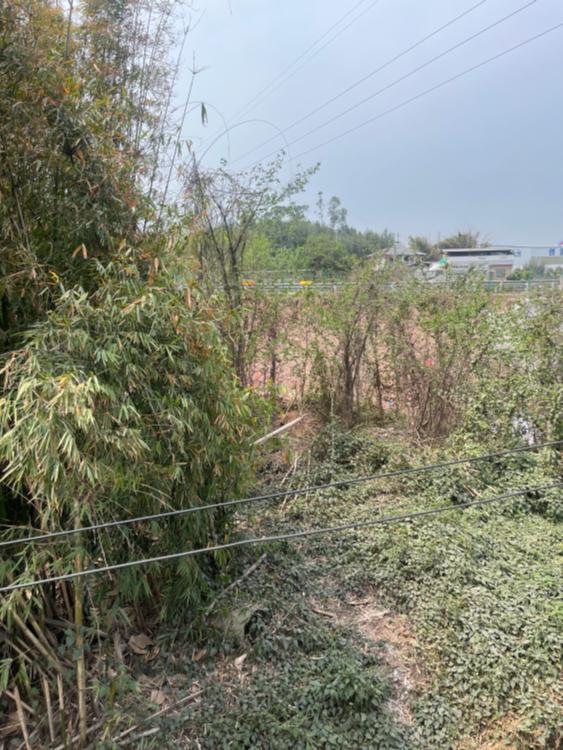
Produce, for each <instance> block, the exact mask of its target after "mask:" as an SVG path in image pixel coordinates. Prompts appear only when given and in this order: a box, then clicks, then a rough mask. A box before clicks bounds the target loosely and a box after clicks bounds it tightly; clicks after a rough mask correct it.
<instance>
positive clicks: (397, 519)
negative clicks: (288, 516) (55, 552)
mask: <svg viewBox="0 0 563 750" xmlns="http://www.w3.org/2000/svg"><path fill="white" fill-rule="evenodd" d="M556 487H563V483H561V482H559V483H557V484H547V485H541V486H535V487H523V488H522V489H519V490H516V491H514V492H508V493H506V494H504V495H497V496H496V497H489V498H485V499H483V500H477V501H467V502H465V503H456V504H455V505H447V506H442V507H439V508H431V509H429V510H419V511H414V512H411V513H402V514H400V515H395V516H385V517H383V518H377V519H373V520H371V521H355V522H353V523H343V524H338V525H337V526H325V527H322V528H317V529H305V530H304V531H294V532H291V533H288V534H274V535H272V536H263V537H254V538H251V539H239V540H238V541H236V542H228V543H227V544H215V545H213V546H211V547H201V548H198V549H193V550H183V551H182V552H173V553H171V554H168V555H158V556H157V557H147V558H143V559H139V560H128V561H126V562H122V563H116V564H115V565H104V566H100V567H98V568H87V569H86V570H80V571H75V572H74V573H65V574H62V575H58V576H51V577H49V578H38V579H36V580H34V581H24V582H21V583H15V584H12V585H10V586H3V587H2V588H0V594H7V593H10V592H13V591H19V590H21V589H28V588H32V587H33V586H44V585H47V584H50V583H57V582H60V581H69V580H72V579H74V578H83V577H84V576H90V575H95V574H98V573H109V572H112V571H114V570H123V569H125V568H132V567H136V566H139V565H148V564H150V563H157V562H158V563H160V562H167V561H169V560H179V559H181V558H185V557H193V556H195V555H201V554H209V553H210V552H220V551H223V550H226V549H234V548H235V547H246V546H249V545H253V544H271V543H272V542H284V541H289V540H292V539H303V538H306V537H311V536H319V535H321V534H334V533H339V532H343V531H354V530H356V529H363V528H368V527H370V526H387V525H390V524H394V523H404V522H405V521H412V520H414V519H416V518H423V517H425V516H433V515H438V514H440V513H448V512H451V511H453V510H461V509H463V508H480V507H483V506H486V505H491V504H493V503H498V502H501V501H504V500H509V499H510V498H514V497H518V496H521V495H525V494H527V493H528V492H542V491H546V490H551V489H555V488H556Z"/></svg>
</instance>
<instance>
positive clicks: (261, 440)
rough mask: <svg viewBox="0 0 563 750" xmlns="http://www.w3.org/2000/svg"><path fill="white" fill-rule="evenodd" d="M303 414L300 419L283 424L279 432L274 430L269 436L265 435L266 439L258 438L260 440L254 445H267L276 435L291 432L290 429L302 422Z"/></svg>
mask: <svg viewBox="0 0 563 750" xmlns="http://www.w3.org/2000/svg"><path fill="white" fill-rule="evenodd" d="M303 416H304V415H303V414H302V415H301V416H300V417H297V418H296V419H292V420H291V422H288V423H287V424H282V426H281V427H278V429H277V430H274V431H273V432H269V433H268V434H267V435H264V437H261V438H258V440H255V441H254V445H262V443H265V442H266V441H267V440H269V439H270V438H272V437H274V436H275V435H279V434H280V433H281V432H285V431H286V430H289V428H290V427H293V425H295V424H297V423H298V422H301V420H302V419H303Z"/></svg>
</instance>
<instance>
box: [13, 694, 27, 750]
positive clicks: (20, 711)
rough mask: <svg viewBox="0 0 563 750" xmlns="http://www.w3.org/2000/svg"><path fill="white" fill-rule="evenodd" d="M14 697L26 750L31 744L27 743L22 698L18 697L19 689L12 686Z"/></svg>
mask: <svg viewBox="0 0 563 750" xmlns="http://www.w3.org/2000/svg"><path fill="white" fill-rule="evenodd" d="M14 699H15V701H16V711H17V712H18V720H19V722H20V727H21V730H22V734H23V741H24V743H25V748H26V750H31V745H30V744H29V734H28V731H27V724H26V723H25V714H24V711H23V705H22V700H21V697H20V691H19V689H18V687H17V686H16V687H15V688H14Z"/></svg>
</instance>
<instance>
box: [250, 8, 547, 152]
mask: <svg viewBox="0 0 563 750" xmlns="http://www.w3.org/2000/svg"><path fill="white" fill-rule="evenodd" d="M536 2H537V0H529V2H527V3H525V4H524V5H521V6H520V7H519V8H516V10H513V11H512V12H511V13H508V14H507V15H505V16H503V17H502V18H499V19H498V20H496V21H494V22H493V23H491V24H489V25H488V26H485V27H483V28H482V29H480V30H479V31H476V32H475V33H474V34H471V35H470V36H468V37H466V38H465V39H462V40H461V41H460V42H457V43H456V44H454V45H452V46H451V47H448V49H446V50H444V51H443V52H440V53H439V54H438V55H434V57H431V58H430V59H429V60H426V62H423V63H421V64H420V65H417V66H416V67H415V68H413V69H412V70H409V71H408V72H407V73H404V74H403V75H402V76H399V78H396V79H395V80H393V81H391V83H388V84H387V85H386V86H383V88H380V89H378V90H377V91H375V92H374V93H372V94H370V95H369V96H365V97H364V98H363V99H360V100H359V101H358V102H356V103H355V104H352V105H351V106H350V107H347V108H346V109H344V110H342V111H341V112H339V113H337V114H336V115H334V116H333V117H331V118H329V119H328V120H325V121H324V122H322V123H321V124H320V125H317V126H315V127H314V128H311V129H310V130H308V131H307V132H306V133H304V134H303V135H300V136H299V137H298V138H295V139H294V140H293V141H290V142H289V145H290V146H294V145H295V144H296V143H299V142H300V141H302V140H304V139H305V138H308V137H309V136H310V135H313V134H314V133H317V132H318V131H319V130H323V129H324V128H326V127H328V126H329V125H332V123H334V122H336V121H337V120H340V119H341V118H342V117H345V116H346V115H348V114H350V112H353V111H354V110H356V109H358V107H361V106H363V105H364V104H366V103H367V102H369V101H371V100H372V99H375V98H376V97H378V96H380V95H381V94H384V93H385V92H387V91H390V90H391V89H392V88H394V87H395V86H398V85H399V84H400V83H403V81H406V80H407V79H409V78H411V77H412V76H413V75H416V74H417V73H419V72H420V71H421V70H424V69H425V68H427V67H428V66H430V65H432V64H433V63H435V62H437V61H438V60H441V59H442V58H444V57H446V56H447V55H450V54H451V53H452V52H455V51H456V50H458V49H460V48H461V47H463V46H465V45H466V44H469V42H472V41H473V40H474V39H477V38H478V37H480V36H482V35H483V34H486V33H487V32H488V31H491V29H494V28H496V27H498V26H500V25H502V24H503V23H506V22H507V21H509V20H510V19H511V18H514V16H516V15H518V14H519V13H522V12H523V11H524V10H527V9H528V8H530V7H531V6H532V5H534V4H535V3H536ZM277 153H278V152H277V151H273V152H271V153H269V154H268V155H267V156H265V157H263V158H262V159H260V161H265V160H267V159H269V158H271V157H272V156H273V155H275V154H277ZM241 158H242V157H241Z"/></svg>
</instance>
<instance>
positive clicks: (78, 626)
mask: <svg viewBox="0 0 563 750" xmlns="http://www.w3.org/2000/svg"><path fill="white" fill-rule="evenodd" d="M74 524H75V528H77V529H78V528H80V509H79V508H78V507H77V509H76V513H75V520H74ZM77 544H79V541H78V539H77ZM75 568H76V572H77V573H80V572H82V568H83V565H82V554H81V552H80V547H77V551H76V556H75ZM83 596H84V592H83V581H82V579H81V578H77V579H76V580H75V582H74V626H75V645H76V649H77V651H78V654H79V656H78V659H77V660H76V684H77V688H78V721H79V735H80V745H79V746H80V747H85V745H86V739H87V737H88V723H87V719H88V716H87V711H86V665H85V659H84V632H83V625H84V607H83V604H84V602H83Z"/></svg>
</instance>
